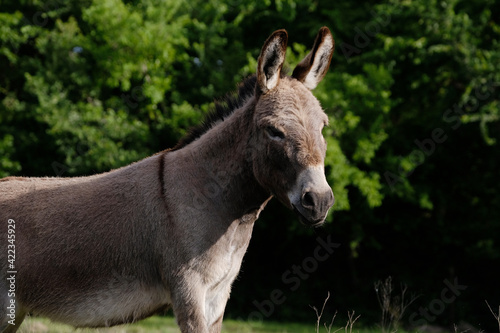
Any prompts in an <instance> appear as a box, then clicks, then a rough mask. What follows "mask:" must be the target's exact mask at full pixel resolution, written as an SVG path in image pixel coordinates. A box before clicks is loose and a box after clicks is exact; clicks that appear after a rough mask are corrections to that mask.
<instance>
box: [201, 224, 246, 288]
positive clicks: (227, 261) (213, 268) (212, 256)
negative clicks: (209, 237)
mask: <svg viewBox="0 0 500 333" xmlns="http://www.w3.org/2000/svg"><path fill="white" fill-rule="evenodd" d="M252 228H253V221H252V222H251V223H244V222H243V223H241V221H235V223H233V225H231V227H230V228H229V229H228V231H227V232H226V233H225V234H224V235H223V237H221V238H220V239H219V240H218V241H217V242H216V243H215V244H214V246H213V247H212V248H211V249H210V251H208V253H207V256H208V258H206V259H207V260H206V261H205V263H206V266H205V265H204V266H205V267H204V268H205V272H204V273H205V274H204V276H205V283H206V284H207V287H209V289H210V288H217V287H219V286H220V287H224V286H225V285H230V284H231V283H232V282H233V280H234V279H235V278H236V276H237V275H238V272H239V270H240V267H241V262H242V260H243V256H244V255H245V253H246V250H247V248H248V244H249V243H250V238H251V236H252Z"/></svg>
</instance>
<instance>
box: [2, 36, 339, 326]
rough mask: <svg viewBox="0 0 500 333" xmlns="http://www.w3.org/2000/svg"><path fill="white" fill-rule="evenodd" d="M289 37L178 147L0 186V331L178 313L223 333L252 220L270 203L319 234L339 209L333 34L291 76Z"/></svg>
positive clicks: (272, 45)
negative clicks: (329, 176) (328, 133)
mask: <svg viewBox="0 0 500 333" xmlns="http://www.w3.org/2000/svg"><path fill="white" fill-rule="evenodd" d="M287 39H288V35H287V32H286V31H285V30H278V31H276V32H274V33H273V34H272V35H271V36H270V37H269V38H268V39H267V41H266V42H265V44H264V46H263V48H262V51H261V53H260V56H259V60H258V67H257V73H256V75H253V76H251V77H249V78H247V79H246V80H244V81H243V82H242V83H241V84H240V86H239V91H238V96H237V97H234V96H233V97H227V99H226V100H225V104H224V105H220V104H219V105H218V106H217V108H216V110H215V113H214V114H213V115H212V116H211V117H209V118H208V119H207V121H206V122H205V123H204V125H202V126H201V127H199V128H197V129H195V130H193V131H192V132H191V134H190V135H188V136H187V137H185V138H184V139H183V140H181V141H180V142H179V143H178V144H177V146H175V147H174V148H173V149H170V150H165V151H162V152H160V153H157V154H156V155H153V156H150V157H148V158H145V159H143V160H141V161H139V162H136V163H133V164H131V165H128V166H125V167H122V168H120V169H117V170H113V171H110V172H107V173H103V174H97V175H93V176H89V177H75V178H21V177H8V178H4V179H2V180H0V226H1V227H0V228H1V234H0V242H1V243H0V247H1V251H0V268H1V271H0V331H1V332H15V331H16V330H17V329H18V328H19V325H20V324H21V322H22V321H23V319H24V317H25V315H26V314H28V313H33V314H36V315H40V316H45V317H48V318H50V319H51V320H54V321H59V322H63V323H67V324H70V325H73V326H75V327H103V326H112V325H117V324H123V323H131V322H135V321H138V320H140V319H142V318H146V317H148V316H151V315H153V314H155V313H158V312H159V311H164V310H165V309H167V308H169V307H172V308H173V311H174V314H175V316H176V319H177V323H178V324H179V326H180V329H181V331H182V332H184V333H187V332H194V333H209V332H220V331H221V327H222V318H223V314H224V309H225V306H226V302H227V300H228V298H229V293H230V289H231V284H232V282H233V281H234V280H235V278H236V276H237V274H238V271H239V270H240V266H241V261H242V259H243V255H244V254H245V251H246V249H247V247H248V244H249V241H250V237H251V234H252V229H253V226H254V222H255V220H257V218H258V217H259V214H260V212H261V211H262V210H263V209H264V206H265V205H266V204H267V202H268V201H269V200H270V199H271V198H272V197H273V196H274V197H276V198H277V199H278V200H279V201H280V202H282V203H283V204H284V205H285V206H287V207H289V208H290V209H293V210H294V211H295V213H296V214H297V215H298V217H299V218H300V220H301V221H302V222H303V223H305V224H307V225H310V226H318V225H320V224H322V223H323V222H324V220H325V217H326V215H327V212H328V210H329V208H330V207H331V206H332V205H333V202H334V198H333V193H332V190H331V188H330V186H329V185H328V183H327V181H326V178H325V172H324V158H325V152H326V142H325V139H324V138H323V136H322V133H321V132H322V128H323V126H324V125H326V124H327V123H328V117H327V116H326V114H325V113H324V112H323V110H322V108H321V106H320V104H319V102H318V100H317V99H316V98H315V97H314V96H313V95H312V93H311V92H310V90H311V89H313V88H315V87H316V85H317V84H318V82H319V81H320V80H321V79H322V78H323V77H324V76H325V74H326V72H327V71H328V67H329V65H330V61H331V57H332V54H333V50H334V40H333V38H332V35H331V33H330V31H329V30H328V28H326V27H323V28H321V29H320V31H319V33H318V35H317V37H316V40H315V42H314V46H313V49H312V51H311V52H310V53H309V54H308V55H307V56H306V57H305V58H304V59H303V60H302V61H301V62H300V63H299V64H298V65H297V67H296V68H295V69H294V71H293V74H292V76H286V75H284V74H283V73H281V69H282V66H283V62H284V59H285V52H286V46H287Z"/></svg>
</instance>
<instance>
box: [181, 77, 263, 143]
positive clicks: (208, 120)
mask: <svg viewBox="0 0 500 333" xmlns="http://www.w3.org/2000/svg"><path fill="white" fill-rule="evenodd" d="M256 82H257V77H256V75H252V76H249V77H247V78H246V79H244V80H243V81H242V82H241V83H240V84H239V85H238V91H237V93H234V92H233V93H229V94H227V95H226V96H225V97H224V98H222V99H221V100H216V101H215V106H214V108H213V109H212V110H211V111H210V112H209V113H208V114H207V116H206V117H205V120H204V121H203V122H202V123H201V124H200V125H199V126H196V127H194V128H192V129H191V130H190V131H189V133H188V134H187V135H186V136H185V137H183V138H182V139H181V140H180V141H179V142H178V143H177V145H176V146H175V147H174V148H173V150H178V149H181V148H183V147H185V146H187V145H188V144H190V143H191V142H193V141H195V140H197V139H199V138H200V137H201V136H202V135H203V134H205V133H206V132H207V131H208V130H209V129H211V128H212V127H213V126H214V125H215V124H217V123H218V122H220V121H224V119H226V118H227V117H229V116H230V115H231V114H232V113H233V112H234V111H235V110H237V109H239V108H241V107H242V106H243V104H244V103H245V102H246V101H247V100H248V99H249V98H251V97H252V96H254V94H255V83H256Z"/></svg>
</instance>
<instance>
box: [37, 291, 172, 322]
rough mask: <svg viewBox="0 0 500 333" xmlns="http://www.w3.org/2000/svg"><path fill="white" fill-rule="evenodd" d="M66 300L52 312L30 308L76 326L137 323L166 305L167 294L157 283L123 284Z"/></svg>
mask: <svg viewBox="0 0 500 333" xmlns="http://www.w3.org/2000/svg"><path fill="white" fill-rule="evenodd" d="M68 298H69V299H68V302H67V303H66V302H61V303H60V304H59V309H57V310H54V311H52V312H46V310H44V309H41V310H40V311H37V310H38V309H36V308H35V309H33V313H35V314H40V315H43V316H46V317H48V318H50V319H52V320H55V321H59V322H63V323H66V324H69V325H72V326H75V327H107V326H113V325H120V324H126V323H132V322H136V321H138V320H141V319H144V318H147V317H149V316H151V315H154V314H155V313H158V312H162V311H165V310H167V309H168V307H169V304H168V303H169V296H168V293H167V292H166V291H165V290H164V289H163V288H162V287H160V286H158V287H149V288H146V287H141V286H134V284H131V285H125V286H123V287H121V288H116V289H108V288H105V286H103V289H102V290H97V291H95V292H93V293H90V294H88V295H86V296H85V297H82V296H80V295H76V296H75V298H74V299H71V298H72V295H68Z"/></svg>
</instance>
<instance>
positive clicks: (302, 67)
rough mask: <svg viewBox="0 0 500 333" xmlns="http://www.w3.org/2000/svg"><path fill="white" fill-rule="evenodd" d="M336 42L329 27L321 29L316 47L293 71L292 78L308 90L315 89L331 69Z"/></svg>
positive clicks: (315, 42)
mask: <svg viewBox="0 0 500 333" xmlns="http://www.w3.org/2000/svg"><path fill="white" fill-rule="evenodd" d="M334 48H335V41H334V40H333V37H332V34H331V33H330V30H329V29H328V28H327V27H323V28H321V29H319V32H318V35H317V36H316V40H315V41H314V46H313V48H312V50H311V52H309V54H308V55H307V56H306V57H305V58H304V59H302V61H301V62H300V63H299V64H298V65H297V67H295V69H294V70H293V74H292V77H294V78H296V79H297V80H299V81H300V82H302V83H303V84H304V85H305V86H306V87H307V88H309V89H311V90H312V89H314V88H316V86H317V85H318V83H319V82H320V81H321V80H322V79H323V77H324V76H325V75H326V72H328V67H330V61H331V60H332V55H333V50H334Z"/></svg>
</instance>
